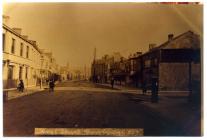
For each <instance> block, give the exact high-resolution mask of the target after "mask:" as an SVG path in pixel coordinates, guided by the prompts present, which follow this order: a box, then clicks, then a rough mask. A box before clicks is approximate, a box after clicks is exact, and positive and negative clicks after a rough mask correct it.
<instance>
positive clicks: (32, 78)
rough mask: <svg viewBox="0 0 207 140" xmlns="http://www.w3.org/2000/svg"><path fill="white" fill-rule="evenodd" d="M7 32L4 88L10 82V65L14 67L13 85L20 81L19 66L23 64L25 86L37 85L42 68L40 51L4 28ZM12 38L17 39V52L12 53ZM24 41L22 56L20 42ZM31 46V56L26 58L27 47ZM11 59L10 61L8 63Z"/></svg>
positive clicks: (4, 56)
mask: <svg viewBox="0 0 207 140" xmlns="http://www.w3.org/2000/svg"><path fill="white" fill-rule="evenodd" d="M3 33H4V34H5V49H4V51H3V61H4V64H3V83H4V88H6V84H7V83H8V80H7V78H8V65H12V66H13V67H14V71H13V77H12V80H13V81H11V82H14V83H15V84H14V85H13V86H12V87H16V84H17V82H18V81H19V68H20V66H22V68H23V71H22V79H23V80H24V82H25V86H34V85H36V80H37V77H38V76H39V70H40V53H39V52H38V51H37V50H36V49H35V48H34V46H33V45H32V44H30V43H29V42H27V41H25V40H24V39H22V38H20V37H18V36H16V35H15V34H13V33H12V32H9V31H8V30H6V29H5V28H3ZM12 38H13V39H15V52H14V54H12V53H11V46H12ZM21 43H23V55H22V56H20V44H21ZM27 46H28V47H29V58H26V47H27ZM8 60H9V63H8ZM26 67H27V68H28V78H27V79H26V77H25V75H26Z"/></svg>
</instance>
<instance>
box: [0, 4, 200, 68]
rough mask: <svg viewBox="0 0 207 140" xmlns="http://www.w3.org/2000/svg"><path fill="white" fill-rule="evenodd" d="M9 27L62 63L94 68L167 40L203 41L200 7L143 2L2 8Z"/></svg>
mask: <svg viewBox="0 0 207 140" xmlns="http://www.w3.org/2000/svg"><path fill="white" fill-rule="evenodd" d="M3 14H4V15H8V16H10V26H11V27H20V28H22V29H23V31H22V32H23V34H26V35H28V36H29V38H30V39H32V40H36V41H37V43H38V45H39V47H40V48H42V49H47V50H51V51H52V52H53V54H54V57H55V58H56V60H57V62H58V64H60V65H65V64H66V62H69V63H70V66H71V67H77V66H84V65H85V64H86V65H87V66H90V64H91V62H92V59H93V51H94V48H95V47H96V48H97V57H101V56H103V55H104V54H112V53H113V52H120V53H121V54H122V55H123V56H125V57H127V56H128V55H129V54H130V53H135V52H137V51H142V52H146V51H147V50H148V44H149V43H156V44H158V45H159V44H161V43H163V42H165V41H167V35H168V34H169V33H173V34H174V35H175V36H177V35H179V34H181V33H183V32H186V31H188V30H191V31H194V32H196V33H197V34H200V35H201V36H202V30H203V27H202V26H203V20H202V18H203V9H202V6H201V5H161V4H140V3H104V4H103V3H13V4H11V3H10V4H4V6H3Z"/></svg>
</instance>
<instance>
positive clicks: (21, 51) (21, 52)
mask: <svg viewBox="0 0 207 140" xmlns="http://www.w3.org/2000/svg"><path fill="white" fill-rule="evenodd" d="M20 56H23V43H21V44H20Z"/></svg>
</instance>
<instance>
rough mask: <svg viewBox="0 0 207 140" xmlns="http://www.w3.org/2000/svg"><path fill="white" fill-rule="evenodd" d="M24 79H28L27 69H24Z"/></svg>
mask: <svg viewBox="0 0 207 140" xmlns="http://www.w3.org/2000/svg"><path fill="white" fill-rule="evenodd" d="M25 79H28V67H26V69H25Z"/></svg>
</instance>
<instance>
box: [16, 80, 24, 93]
mask: <svg viewBox="0 0 207 140" xmlns="http://www.w3.org/2000/svg"><path fill="white" fill-rule="evenodd" d="M17 89H18V90H19V92H24V82H23V80H22V79H21V80H20V82H19V84H18V86H17Z"/></svg>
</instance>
